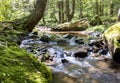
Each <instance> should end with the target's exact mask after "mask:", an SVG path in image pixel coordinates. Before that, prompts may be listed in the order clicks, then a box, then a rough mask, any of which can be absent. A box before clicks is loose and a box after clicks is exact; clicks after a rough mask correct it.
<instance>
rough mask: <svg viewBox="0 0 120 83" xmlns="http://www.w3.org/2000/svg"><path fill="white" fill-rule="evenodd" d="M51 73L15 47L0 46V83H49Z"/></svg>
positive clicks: (29, 55) (31, 56)
mask: <svg viewBox="0 0 120 83" xmlns="http://www.w3.org/2000/svg"><path fill="white" fill-rule="evenodd" d="M51 80H52V75H51V71H50V70H49V69H48V68H47V67H46V66H45V65H44V64H43V63H40V62H38V61H37V59H36V58H35V57H34V56H33V55H32V54H28V53H27V52H26V51H25V50H23V49H21V48H19V47H17V46H9V47H6V46H0V83H49V82H50V81H51Z"/></svg>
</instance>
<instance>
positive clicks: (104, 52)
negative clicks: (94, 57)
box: [99, 48, 108, 55]
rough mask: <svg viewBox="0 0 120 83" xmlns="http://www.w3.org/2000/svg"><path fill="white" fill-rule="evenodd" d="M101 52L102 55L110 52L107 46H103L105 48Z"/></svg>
mask: <svg viewBox="0 0 120 83" xmlns="http://www.w3.org/2000/svg"><path fill="white" fill-rule="evenodd" d="M99 53H100V54H102V55H106V54H107V53H108V49H107V48H103V49H101V50H100V52H99Z"/></svg>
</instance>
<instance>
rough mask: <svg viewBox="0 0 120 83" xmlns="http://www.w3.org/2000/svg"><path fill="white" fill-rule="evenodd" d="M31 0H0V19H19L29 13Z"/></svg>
mask: <svg viewBox="0 0 120 83" xmlns="http://www.w3.org/2000/svg"><path fill="white" fill-rule="evenodd" d="M33 1H34V0H30V2H26V0H0V21H11V20H14V19H20V18H22V17H25V16H28V15H29V14H30V10H31V9H30V7H29V6H30V5H31V7H32V9H33V8H34V7H33Z"/></svg>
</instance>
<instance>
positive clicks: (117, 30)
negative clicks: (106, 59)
mask: <svg viewBox="0 0 120 83" xmlns="http://www.w3.org/2000/svg"><path fill="white" fill-rule="evenodd" d="M103 38H104V40H105V42H106V43H107V46H108V49H109V51H110V54H111V55H112V58H113V60H114V61H115V62H117V63H120V22H118V23H116V24H115V25H113V26H111V27H109V28H108V29H107V30H106V31H105V32H104V33H103Z"/></svg>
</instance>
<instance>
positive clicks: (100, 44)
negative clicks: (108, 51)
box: [88, 39, 104, 47]
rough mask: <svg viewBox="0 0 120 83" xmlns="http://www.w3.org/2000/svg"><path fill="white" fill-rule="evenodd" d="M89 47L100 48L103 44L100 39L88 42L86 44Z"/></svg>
mask: <svg viewBox="0 0 120 83" xmlns="http://www.w3.org/2000/svg"><path fill="white" fill-rule="evenodd" d="M88 45H89V46H94V45H95V46H97V47H101V46H103V45H104V43H103V40H102V39H100V40H90V41H89V43H88Z"/></svg>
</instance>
